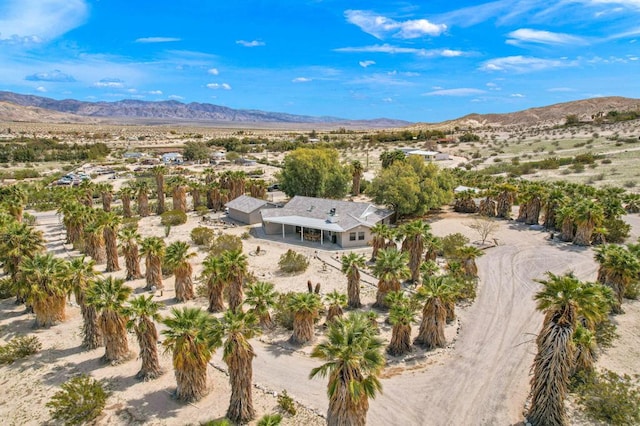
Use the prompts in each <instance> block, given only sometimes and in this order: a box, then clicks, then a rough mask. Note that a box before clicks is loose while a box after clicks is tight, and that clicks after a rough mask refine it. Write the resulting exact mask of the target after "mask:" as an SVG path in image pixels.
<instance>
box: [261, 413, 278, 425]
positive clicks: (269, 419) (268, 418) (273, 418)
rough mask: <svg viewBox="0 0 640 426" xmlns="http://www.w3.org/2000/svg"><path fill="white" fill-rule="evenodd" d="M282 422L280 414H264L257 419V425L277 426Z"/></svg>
mask: <svg viewBox="0 0 640 426" xmlns="http://www.w3.org/2000/svg"><path fill="white" fill-rule="evenodd" d="M280 423H282V414H278V413H276V414H265V415H264V416H262V417H261V418H260V420H258V426H278V425H280Z"/></svg>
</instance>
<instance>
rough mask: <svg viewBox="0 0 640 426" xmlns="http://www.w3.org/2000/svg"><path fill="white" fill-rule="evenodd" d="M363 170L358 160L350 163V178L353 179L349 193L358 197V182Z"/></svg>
mask: <svg viewBox="0 0 640 426" xmlns="http://www.w3.org/2000/svg"><path fill="white" fill-rule="evenodd" d="M363 171H364V168H363V167H362V163H361V162H360V161H358V160H355V161H353V162H352V163H351V177H352V178H353V181H352V184H351V193H352V194H353V195H355V196H358V195H360V180H361V179H362V173H363Z"/></svg>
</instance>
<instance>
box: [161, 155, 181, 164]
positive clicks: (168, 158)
mask: <svg viewBox="0 0 640 426" xmlns="http://www.w3.org/2000/svg"><path fill="white" fill-rule="evenodd" d="M162 162H163V163H165V164H180V163H182V154H180V153H178V152H167V153H165V154H162Z"/></svg>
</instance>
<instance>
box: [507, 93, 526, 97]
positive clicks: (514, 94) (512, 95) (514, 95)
mask: <svg viewBox="0 0 640 426" xmlns="http://www.w3.org/2000/svg"><path fill="white" fill-rule="evenodd" d="M509 96H511V97H512V98H524V97H525V96H524V95H523V94H522V93H512V94H511V95H509Z"/></svg>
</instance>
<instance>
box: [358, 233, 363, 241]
mask: <svg viewBox="0 0 640 426" xmlns="http://www.w3.org/2000/svg"><path fill="white" fill-rule="evenodd" d="M358 241H364V232H358Z"/></svg>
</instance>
